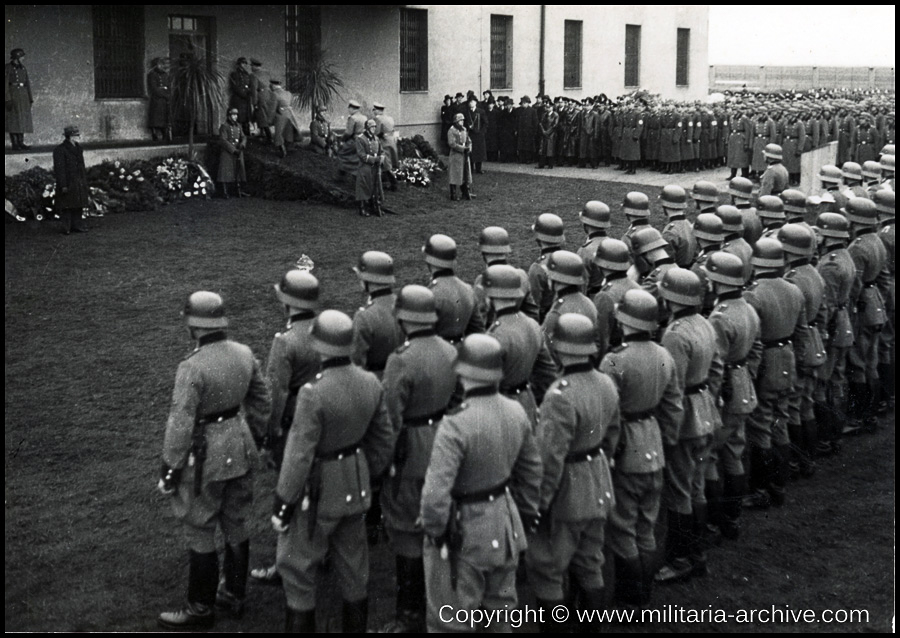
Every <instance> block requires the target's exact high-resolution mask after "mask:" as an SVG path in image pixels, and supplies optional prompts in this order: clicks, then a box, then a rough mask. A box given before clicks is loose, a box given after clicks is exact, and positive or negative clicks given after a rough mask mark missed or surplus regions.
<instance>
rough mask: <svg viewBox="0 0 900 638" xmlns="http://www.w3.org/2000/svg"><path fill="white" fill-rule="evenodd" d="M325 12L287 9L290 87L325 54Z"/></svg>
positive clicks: (286, 57)
mask: <svg viewBox="0 0 900 638" xmlns="http://www.w3.org/2000/svg"><path fill="white" fill-rule="evenodd" d="M321 48H322V9H321V7H319V6H309V5H303V4H288V5H285V8H284V68H285V73H286V77H285V81H286V86H287V87H289V88H290V87H293V86H294V85H295V84H296V83H297V80H298V78H299V77H300V74H301V73H303V72H304V71H306V70H308V69H309V68H310V67H311V66H312V65H313V64H314V62H315V60H316V58H317V57H318V56H319V54H320V53H321Z"/></svg>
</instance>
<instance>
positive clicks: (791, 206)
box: [781, 188, 806, 213]
mask: <svg viewBox="0 0 900 638" xmlns="http://www.w3.org/2000/svg"><path fill="white" fill-rule="evenodd" d="M781 201H782V202H784V211H785V212H786V213H805V212H806V195H805V194H804V193H803V191H799V190H797V189H796V188H789V189H787V190H785V191H782V192H781Z"/></svg>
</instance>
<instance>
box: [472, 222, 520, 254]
mask: <svg viewBox="0 0 900 638" xmlns="http://www.w3.org/2000/svg"><path fill="white" fill-rule="evenodd" d="M478 248H479V249H480V250H481V252H482V253H484V254H486V255H507V254H509V253H511V252H512V248H510V246H509V233H507V232H506V229H505V228H501V227H500V226H488V227H487V228H485V229H484V230H482V231H481V236H479V238H478Z"/></svg>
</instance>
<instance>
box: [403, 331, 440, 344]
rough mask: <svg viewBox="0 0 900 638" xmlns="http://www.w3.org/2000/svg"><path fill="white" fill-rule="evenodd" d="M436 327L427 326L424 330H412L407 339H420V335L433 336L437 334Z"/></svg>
mask: <svg viewBox="0 0 900 638" xmlns="http://www.w3.org/2000/svg"><path fill="white" fill-rule="evenodd" d="M435 334H436V333H435V331H434V328H425V329H424V330H416V331H415V332H411V333H409V334H408V335H406V340H407V341H412V340H413V339H418V338H420V337H433V336H434V335H435Z"/></svg>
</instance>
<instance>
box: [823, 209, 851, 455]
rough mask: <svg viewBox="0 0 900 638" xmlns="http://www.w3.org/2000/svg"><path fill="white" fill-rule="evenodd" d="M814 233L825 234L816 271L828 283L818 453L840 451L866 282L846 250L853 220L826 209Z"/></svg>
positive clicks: (824, 299)
mask: <svg viewBox="0 0 900 638" xmlns="http://www.w3.org/2000/svg"><path fill="white" fill-rule="evenodd" d="M816 233H817V234H818V236H819V237H821V238H822V245H821V247H820V249H819V263H818V265H817V266H816V270H817V271H818V272H819V274H820V275H821V276H822V280H823V281H824V282H825V291H824V295H823V304H824V306H825V309H826V312H827V316H826V319H825V325H826V327H827V330H826V332H827V335H828V337H827V339H826V340H825V364H824V365H823V366H822V367H821V368H820V369H819V373H818V383H817V387H816V394H815V399H816V421H817V422H818V424H819V443H818V444H817V447H816V451H817V454H818V455H820V456H830V455H832V454H835V453H837V452H838V451H839V450H840V441H839V439H840V435H841V430H842V429H843V426H842V425H841V424H843V423H846V422H847V419H848V418H849V415H848V413H847V405H846V399H847V392H846V380H847V379H846V366H847V353H848V351H849V349H850V348H851V346H853V343H854V336H853V325H852V324H851V322H850V308H851V307H852V306H854V305H855V304H856V299H857V297H858V296H859V293H860V290H861V289H862V284H861V282H860V280H859V278H858V277H857V275H856V265H855V264H854V263H853V257H852V256H851V255H850V252H849V251H848V250H847V244H848V242H849V241H850V222H849V221H848V220H847V218H846V217H844V216H843V215H841V214H840V213H830V212H825V213H822V214H821V215H819V218H818V219H817V220H816Z"/></svg>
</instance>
